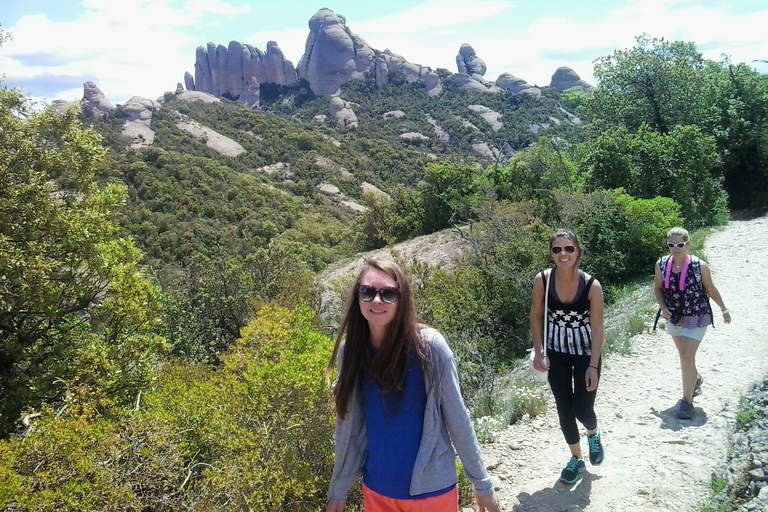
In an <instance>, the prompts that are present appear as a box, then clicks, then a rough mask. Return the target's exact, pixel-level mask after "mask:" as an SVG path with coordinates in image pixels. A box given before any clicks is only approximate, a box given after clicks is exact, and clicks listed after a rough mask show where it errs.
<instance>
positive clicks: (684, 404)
mask: <svg viewBox="0 0 768 512" xmlns="http://www.w3.org/2000/svg"><path fill="white" fill-rule="evenodd" d="M675 409H676V410H677V411H676V412H677V417H678V418H680V419H681V420H689V419H691V418H693V412H694V411H693V404H692V403H691V402H689V401H688V400H682V399H681V400H680V401H679V402H677V405H676V406H675Z"/></svg>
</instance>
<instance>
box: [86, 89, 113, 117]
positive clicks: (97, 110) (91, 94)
mask: <svg viewBox="0 0 768 512" xmlns="http://www.w3.org/2000/svg"><path fill="white" fill-rule="evenodd" d="M83 109H84V110H85V111H86V112H88V113H90V114H92V115H94V116H96V117H101V116H103V115H104V114H107V113H109V112H111V111H113V110H114V109H115V106H114V105H113V104H112V103H110V101H109V100H108V99H107V97H106V96H104V93H103V92H101V89H99V88H98V87H97V86H96V84H95V83H93V82H90V81H89V82H85V83H84V84H83Z"/></svg>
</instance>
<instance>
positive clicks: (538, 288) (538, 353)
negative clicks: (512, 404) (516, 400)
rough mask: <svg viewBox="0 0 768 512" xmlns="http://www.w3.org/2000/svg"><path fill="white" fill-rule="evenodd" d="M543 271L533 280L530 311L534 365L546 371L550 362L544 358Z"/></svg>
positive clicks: (549, 274)
mask: <svg viewBox="0 0 768 512" xmlns="http://www.w3.org/2000/svg"><path fill="white" fill-rule="evenodd" d="M542 274H543V272H539V273H538V274H536V278H535V279H534V280H533V290H532V291H531V313H530V317H529V320H530V327H531V340H532V341H533V351H534V354H535V358H534V360H533V366H534V368H536V369H537V370H539V371H546V370H548V369H549V364H548V362H547V361H545V360H544V355H543V352H544V342H543V340H544V279H543V278H542ZM551 275H552V273H551V272H548V275H547V279H549V278H550V277H551Z"/></svg>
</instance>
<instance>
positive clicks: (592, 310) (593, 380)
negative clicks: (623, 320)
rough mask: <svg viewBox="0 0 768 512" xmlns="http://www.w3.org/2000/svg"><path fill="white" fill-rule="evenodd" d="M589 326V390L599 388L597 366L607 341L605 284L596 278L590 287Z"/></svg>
mask: <svg viewBox="0 0 768 512" xmlns="http://www.w3.org/2000/svg"><path fill="white" fill-rule="evenodd" d="M588 297H589V326H590V332H591V337H592V355H591V356H590V359H589V368H587V373H586V380H587V391H594V390H595V389H597V384H598V380H599V378H598V376H597V367H598V365H599V364H600V356H601V355H602V353H603V344H604V342H605V322H604V315H605V300H604V298H603V286H602V285H601V284H600V281H598V280H597V279H595V280H594V281H593V282H592V287H591V288H590V289H589V296H588Z"/></svg>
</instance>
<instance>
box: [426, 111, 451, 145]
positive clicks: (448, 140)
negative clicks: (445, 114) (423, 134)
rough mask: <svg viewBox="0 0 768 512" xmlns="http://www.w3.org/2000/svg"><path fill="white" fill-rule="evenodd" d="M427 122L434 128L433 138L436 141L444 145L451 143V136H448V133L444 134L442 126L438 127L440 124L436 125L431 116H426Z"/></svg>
mask: <svg viewBox="0 0 768 512" xmlns="http://www.w3.org/2000/svg"><path fill="white" fill-rule="evenodd" d="M427 122H428V123H429V124H431V125H432V126H433V127H434V128H435V136H437V139H438V140H439V141H440V142H442V143H444V144H450V143H451V136H450V135H448V132H446V131H445V130H444V129H443V127H442V126H440V123H438V122H437V121H436V120H435V119H434V118H432V116H430V115H427Z"/></svg>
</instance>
